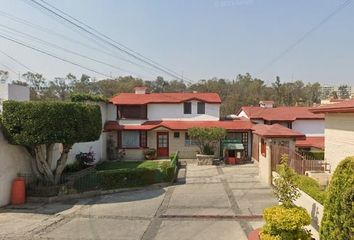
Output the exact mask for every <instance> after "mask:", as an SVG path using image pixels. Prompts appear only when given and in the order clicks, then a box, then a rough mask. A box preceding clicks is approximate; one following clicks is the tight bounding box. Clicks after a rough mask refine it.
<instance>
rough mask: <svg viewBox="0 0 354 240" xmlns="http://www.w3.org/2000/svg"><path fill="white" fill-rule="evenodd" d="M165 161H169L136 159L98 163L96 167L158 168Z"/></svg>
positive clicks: (107, 168)
mask: <svg viewBox="0 0 354 240" xmlns="http://www.w3.org/2000/svg"><path fill="white" fill-rule="evenodd" d="M163 162H169V161H157V160H147V161H139V162H138V161H134V162H128V161H127V162H104V163H102V164H100V165H97V167H96V169H97V170H98V171H102V170H113V169H129V168H130V169H131V168H146V169H158V168H160V167H161V165H162V163H163Z"/></svg>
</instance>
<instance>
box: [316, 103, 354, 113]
mask: <svg viewBox="0 0 354 240" xmlns="http://www.w3.org/2000/svg"><path fill="white" fill-rule="evenodd" d="M311 112H313V113H320V114H321V113H353V112H354V100H347V101H343V102H339V103H334V104H328V105H322V106H319V107H314V108H311Z"/></svg>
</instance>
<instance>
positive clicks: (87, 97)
mask: <svg viewBox="0 0 354 240" xmlns="http://www.w3.org/2000/svg"><path fill="white" fill-rule="evenodd" d="M70 100H71V101H72V102H86V101H91V102H108V99H107V98H106V97H104V96H102V95H92V94H88V93H72V94H70Z"/></svg>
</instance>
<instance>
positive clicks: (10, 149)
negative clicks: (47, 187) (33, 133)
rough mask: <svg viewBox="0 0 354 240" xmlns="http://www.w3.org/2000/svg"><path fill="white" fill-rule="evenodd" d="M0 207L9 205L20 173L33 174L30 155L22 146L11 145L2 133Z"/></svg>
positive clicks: (0, 139)
mask: <svg viewBox="0 0 354 240" xmlns="http://www.w3.org/2000/svg"><path fill="white" fill-rule="evenodd" d="M0 166H1V167H0V206H4V205H7V204H9V202H10V196H11V184H12V181H13V179H14V178H16V176H17V174H18V173H25V174H27V173H31V167H30V155H29V154H28V153H27V151H26V150H25V149H24V148H23V147H20V146H15V145H10V144H8V142H7V140H6V139H5V138H4V136H3V134H2V132H1V131H0Z"/></svg>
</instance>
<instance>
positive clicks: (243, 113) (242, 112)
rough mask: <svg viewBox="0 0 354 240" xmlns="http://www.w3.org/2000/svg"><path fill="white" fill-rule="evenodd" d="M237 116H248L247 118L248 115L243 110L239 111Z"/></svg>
mask: <svg viewBox="0 0 354 240" xmlns="http://www.w3.org/2000/svg"><path fill="white" fill-rule="evenodd" d="M237 116H239V117H245V118H248V119H249V117H248V115H247V114H246V113H245V111H241V112H240V113H239V114H238V115H237Z"/></svg>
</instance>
